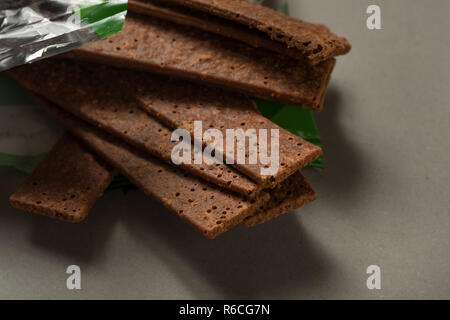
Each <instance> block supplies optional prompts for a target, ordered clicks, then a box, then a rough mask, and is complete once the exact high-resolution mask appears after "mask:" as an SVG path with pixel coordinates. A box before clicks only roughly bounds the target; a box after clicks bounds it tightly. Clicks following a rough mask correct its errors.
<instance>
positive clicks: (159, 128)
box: [12, 60, 321, 197]
mask: <svg viewBox="0 0 450 320" xmlns="http://www.w3.org/2000/svg"><path fill="white" fill-rule="evenodd" d="M94 69H96V72H95V75H92V76H90V74H91V73H92V71H93V70H94ZM12 74H13V75H14V77H15V78H16V79H17V80H18V81H19V82H20V83H22V84H24V85H26V86H28V87H29V88H31V89H32V90H35V91H37V92H42V94H43V95H45V96H47V97H49V98H50V99H51V100H52V101H54V102H55V103H57V104H59V105H63V104H64V107H65V109H66V110H67V111H69V112H71V113H74V114H76V115H78V116H79V117H82V118H83V119H85V120H87V121H89V122H91V123H93V124H95V125H97V126H101V127H102V128H103V129H105V130H108V131H110V133H112V134H114V135H117V136H119V137H121V138H123V139H126V140H127V141H128V142H129V143H131V144H133V145H135V146H136V147H139V148H141V149H143V150H145V151H147V152H149V153H151V154H154V155H156V156H158V157H160V158H162V159H165V160H166V161H170V152H171V150H172V148H173V146H174V145H175V144H176V143H172V142H170V134H171V132H170V130H169V129H168V128H166V127H165V126H164V125H162V124H160V123H159V122H158V121H156V120H155V119H154V118H151V117H148V116H147V115H146V114H145V113H144V112H142V111H140V110H139V109H138V108H136V107H135V105H136V104H134V103H133V100H131V102H128V101H130V98H128V97H126V96H125V97H124V96H123V94H122V93H121V92H119V89H118V88H117V86H116V87H113V84H112V83H113V82H114V81H111V80H110V79H121V81H122V83H123V84H122V85H121V86H120V87H121V88H124V86H125V85H126V84H133V85H134V87H135V89H137V92H135V93H133V97H135V98H136V100H138V101H139V106H140V107H142V108H144V109H145V110H147V111H149V112H150V113H152V114H153V115H154V116H155V117H156V118H158V119H160V120H161V121H163V122H164V123H165V124H167V125H168V126H169V127H170V128H172V129H175V128H186V129H188V130H190V131H191V132H193V129H192V124H193V121H195V120H202V121H203V129H204V130H207V129H209V128H211V127H212V128H216V129H219V130H221V131H222V132H223V136H224V137H225V135H226V134H225V131H226V129H235V128H242V129H243V130H247V129H250V128H253V129H257V130H258V129H267V130H268V131H269V132H270V130H272V129H278V130H279V136H280V139H279V155H280V157H279V170H278V172H277V173H276V174H274V175H262V174H261V169H262V168H263V167H264V166H268V165H264V164H261V163H259V164H255V165H250V164H248V163H249V161H248V150H249V148H246V149H247V150H246V151H247V154H246V155H247V159H246V163H247V164H235V165H234V166H235V168H237V169H238V170H239V171H240V172H243V173H244V174H246V175H247V176H249V177H250V178H251V179H252V180H254V181H256V182H257V184H258V185H255V184H254V183H251V181H249V180H248V179H245V177H243V176H242V175H240V174H238V173H237V172H236V171H235V170H231V168H229V167H227V166H225V165H213V166H207V165H197V166H194V168H191V166H189V168H188V169H190V170H194V169H196V168H198V167H200V169H199V170H200V172H198V171H199V170H197V171H196V172H195V173H196V174H197V175H200V176H202V177H205V179H208V180H210V181H213V182H215V183H217V184H219V185H221V186H224V187H229V188H231V189H232V190H236V191H239V192H241V193H242V194H245V195H248V196H250V197H252V196H253V195H255V194H256V193H257V192H258V191H259V190H261V188H266V187H274V186H276V185H277V184H278V183H280V182H281V181H283V180H285V179H286V178H287V177H288V176H290V175H291V174H293V173H294V172H296V171H298V170H300V169H301V168H303V167H305V166H306V165H307V164H308V163H310V162H312V161H314V160H315V159H317V158H318V157H319V156H320V154H321V149H320V148H319V147H317V146H315V145H313V144H311V143H309V142H307V141H305V140H303V139H302V138H300V137H298V136H296V135H294V134H292V133H290V132H288V131H287V130H284V129H282V128H280V127H279V126H277V125H276V124H274V123H272V122H271V121H270V120H268V119H266V118H265V117H263V116H262V115H261V114H260V113H259V112H257V111H256V109H255V107H254V105H253V103H252V102H251V101H250V100H248V99H247V98H245V97H243V96H240V95H237V96H235V95H232V94H230V93H229V92H223V91H218V90H213V89H209V88H204V87H199V86H194V85H191V84H188V83H185V82H180V81H176V80H172V81H167V80H164V79H161V78H159V77H154V76H151V75H148V74H140V73H136V72H131V71H130V72H126V71H121V70H116V69H113V68H106V67H104V66H101V67H97V68H96V67H95V66H92V65H87V64H85V65H82V64H77V65H75V64H74V63H73V62H69V63H68V62H67V61H62V60H55V61H53V62H50V61H42V62H39V63H36V64H32V65H30V66H25V67H21V68H18V69H16V70H14V71H13V72H12ZM44 79H45V80H44ZM98 83H100V84H101V83H105V85H106V83H108V85H111V86H112V87H111V88H104V87H102V85H100V84H98ZM80 91H82V92H83V95H81V94H80V93H79V92H80ZM103 92H106V93H108V94H106V93H103ZM109 92H110V93H109ZM117 92H119V95H120V96H117V94H115V93H117ZM130 112H132V113H131V114H130ZM125 132H126V134H124V133H125ZM142 141H145V143H142ZM269 150H270V144H269ZM202 169H203V170H202Z"/></svg>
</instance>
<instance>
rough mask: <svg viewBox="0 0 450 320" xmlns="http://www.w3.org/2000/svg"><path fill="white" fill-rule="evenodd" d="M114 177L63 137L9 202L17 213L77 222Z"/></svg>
mask: <svg viewBox="0 0 450 320" xmlns="http://www.w3.org/2000/svg"><path fill="white" fill-rule="evenodd" d="M115 175H116V170H115V169H113V168H112V167H111V166H110V165H109V164H107V163H106V162H105V161H103V159H101V158H99V157H98V156H97V155H93V154H92V153H91V152H90V151H89V150H88V149H87V148H86V147H85V146H84V145H83V144H82V143H81V142H79V141H78V140H77V139H76V138H74V137H73V136H72V135H70V134H67V133H66V134H64V136H63V137H62V138H61V139H60V140H59V141H58V143H57V144H56V145H55V146H54V147H53V149H52V150H51V151H50V152H49V154H48V155H47V156H46V157H45V159H44V161H43V162H42V163H41V164H40V165H39V166H38V167H37V168H36V169H35V170H34V171H33V173H32V174H31V175H30V176H29V177H28V178H27V179H26V180H25V182H24V183H23V184H22V185H21V186H20V187H19V188H18V189H17V191H16V192H15V193H14V194H13V195H11V197H10V198H9V201H10V203H11V205H12V206H13V207H15V208H17V209H20V210H24V211H28V212H32V213H36V214H40V215H44V216H48V217H51V218H54V219H59V220H64V221H69V222H81V221H83V220H84V219H85V218H86V216H87V215H88V213H89V211H90V209H91V208H92V206H93V205H94V203H95V202H96V201H97V199H98V198H99V197H100V196H101V195H102V194H103V191H104V190H105V189H106V188H107V187H108V186H109V184H110V183H111V181H112V179H113V178H114V176H115Z"/></svg>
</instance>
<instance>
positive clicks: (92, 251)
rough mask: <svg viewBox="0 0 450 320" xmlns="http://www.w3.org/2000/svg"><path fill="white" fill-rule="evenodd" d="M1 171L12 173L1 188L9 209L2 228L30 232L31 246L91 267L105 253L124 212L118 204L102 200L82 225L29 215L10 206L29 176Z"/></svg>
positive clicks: (4, 212)
mask: <svg viewBox="0 0 450 320" xmlns="http://www.w3.org/2000/svg"><path fill="white" fill-rule="evenodd" d="M1 170H2V171H6V170H8V172H7V173H5V174H2V176H4V177H9V178H8V181H4V182H5V183H1V184H0V194H1V195H2V199H1V201H2V202H4V203H5V206H4V207H5V208H6V209H5V210H4V211H3V212H1V226H2V228H8V229H9V230H21V229H22V230H26V232H25V234H27V233H28V234H29V237H30V242H31V244H32V246H33V247H36V249H37V250H39V251H42V250H44V251H49V252H51V253H53V254H56V255H61V256H67V257H69V258H71V259H73V260H74V261H77V262H79V263H81V264H84V265H88V264H89V262H91V261H92V260H93V259H94V258H96V257H98V256H99V255H100V254H101V253H102V252H103V251H104V250H103V249H104V248H105V246H106V245H107V243H108V239H109V236H110V235H111V234H112V231H113V227H114V225H115V223H116V222H117V221H118V217H119V215H120V212H123V210H117V208H113V206H117V201H115V203H114V204H112V203H111V202H108V201H107V199H104V197H103V198H101V199H99V201H98V202H97V203H96V205H95V206H94V208H93V210H92V212H91V214H90V215H89V216H88V217H87V219H86V220H85V221H84V222H82V223H80V224H71V223H68V222H63V221H58V220H53V219H49V218H48V217H44V216H39V215H35V214H30V213H26V212H23V211H20V210H17V209H14V208H13V207H11V206H9V205H8V203H9V201H8V197H9V196H10V195H11V194H12V193H14V191H15V190H16V189H17V187H18V186H19V185H20V183H22V181H23V180H24V179H25V175H23V174H22V173H19V172H15V170H13V169H4V168H3V169H1ZM0 172H1V171H0ZM114 192H120V191H113V193H114ZM110 196H115V195H110ZM124 206H125V203H124ZM0 230H1V228H0Z"/></svg>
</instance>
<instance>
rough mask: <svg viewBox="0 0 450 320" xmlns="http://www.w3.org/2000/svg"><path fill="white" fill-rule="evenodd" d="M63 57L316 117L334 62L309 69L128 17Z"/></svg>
mask: <svg viewBox="0 0 450 320" xmlns="http://www.w3.org/2000/svg"><path fill="white" fill-rule="evenodd" d="M63 56H65V57H69V58H73V59H80V60H88V61H92V62H96V63H102V64H112V65H115V66H119V67H124V68H134V69H138V70H145V71H150V72H158V73H163V74H169V75H174V76H178V77H184V78H188V79H192V80H196V81H202V82H204V83H205V82H206V83H210V84H215V85H218V86H222V87H225V88H229V89H232V90H234V91H239V92H242V93H245V94H248V95H250V96H256V97H259V98H263V99H267V100H275V101H280V102H283V103H290V104H293V105H298V106H301V107H304V108H310V109H313V110H316V111H320V110H322V107H323V101H324V98H325V92H326V89H327V86H328V82H329V80H330V77H331V72H332V70H333V68H334V65H335V62H336V61H335V60H334V59H330V60H327V61H324V62H323V63H320V64H319V65H317V66H315V67H311V66H308V65H306V64H305V63H303V62H301V61H298V60H295V59H292V58H288V57H285V56H282V55H279V54H277V53H274V52H270V51H267V50H264V49H256V48H252V47H249V46H248V45H246V44H244V43H241V42H239V41H235V40H232V39H228V38H224V37H220V36H217V35H214V34H211V33H206V32H202V31H200V30H198V29H193V28H188V27H184V26H180V25H177V24H173V23H170V22H167V21H162V20H158V19H156V18H154V19H148V17H145V16H144V17H142V16H139V15H134V14H131V13H130V14H129V15H128V17H127V20H126V22H125V27H124V29H123V30H122V32H121V33H119V34H117V35H115V36H113V37H110V38H108V39H106V40H102V41H97V42H95V43H92V44H88V45H86V46H84V47H82V48H80V49H76V50H73V51H71V52H69V53H67V54H65V55H63Z"/></svg>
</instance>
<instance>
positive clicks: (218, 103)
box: [138, 82, 322, 188]
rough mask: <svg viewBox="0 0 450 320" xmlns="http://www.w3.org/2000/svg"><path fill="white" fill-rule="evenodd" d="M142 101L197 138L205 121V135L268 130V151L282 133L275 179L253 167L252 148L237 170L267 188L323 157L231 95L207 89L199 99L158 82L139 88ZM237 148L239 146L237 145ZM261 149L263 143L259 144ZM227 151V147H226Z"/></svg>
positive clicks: (194, 95)
mask: <svg viewBox="0 0 450 320" xmlns="http://www.w3.org/2000/svg"><path fill="white" fill-rule="evenodd" d="M138 88H139V89H140V92H139V94H138V97H139V99H140V101H141V102H142V107H143V108H144V109H145V110H147V111H149V112H150V113H152V114H153V115H154V116H155V117H157V118H158V119H161V120H162V121H164V123H166V124H167V125H168V126H169V127H171V128H184V129H187V130H189V131H190V132H191V134H192V135H193V134H194V121H198V120H202V127H203V132H205V131H206V130H208V129H210V128H215V129H218V130H220V131H221V132H222V135H223V137H226V130H227V129H243V130H244V131H246V130H248V129H255V130H260V129H266V130H267V132H268V136H269V143H268V150H269V151H270V148H271V145H272V143H274V145H276V143H275V142H272V141H271V140H270V132H271V130H279V144H278V149H279V169H278V171H277V172H276V173H275V174H273V175H262V174H261V169H262V168H263V167H269V165H270V164H267V165H265V164H262V163H260V162H259V163H258V164H249V146H248V145H247V148H246V164H237V163H235V164H234V165H233V166H234V167H235V168H237V169H238V170H239V171H241V172H243V173H245V174H246V175H248V176H249V177H250V178H252V179H253V180H254V181H257V182H258V184H259V185H262V186H263V187H264V188H267V187H274V186H275V185H277V184H279V183H280V182H282V181H284V180H285V179H286V178H287V177H289V176H290V175H292V174H293V173H294V172H297V171H299V170H300V169H301V168H304V167H305V166H306V165H307V164H308V163H311V162H313V161H315V160H316V159H317V158H318V157H319V156H320V155H321V154H322V150H321V148H319V147H317V146H315V145H313V144H312V143H309V142H308V141H306V140H304V139H302V138H301V137H299V136H296V135H294V134H292V133H290V132H289V131H287V130H285V129H283V128H281V127H279V126H278V125H276V124H275V123H273V122H272V121H270V120H269V119H267V118H265V117H263V116H262V115H261V114H260V113H259V112H258V111H257V110H256V109H255V108H254V107H253V106H251V105H249V104H247V103H242V100H238V101H236V99H233V97H231V96H230V95H229V94H226V95H216V96H214V94H212V93H211V91H209V90H208V89H206V88H205V90H204V93H203V94H202V95H201V96H200V97H201V98H199V95H198V94H195V93H196V92H198V90H196V91H195V92H194V91H193V90H191V91H190V92H189V90H188V89H189V88H188V87H186V86H185V87H181V86H178V85H177V83H172V86H170V87H167V86H161V85H158V83H155V82H146V83H144V85H142V86H141V85H138ZM236 145H237V143H236ZM256 146H257V147H259V142H257V144H256ZM224 148H226V143H224ZM236 154H237V153H236V149H235V155H236Z"/></svg>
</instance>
